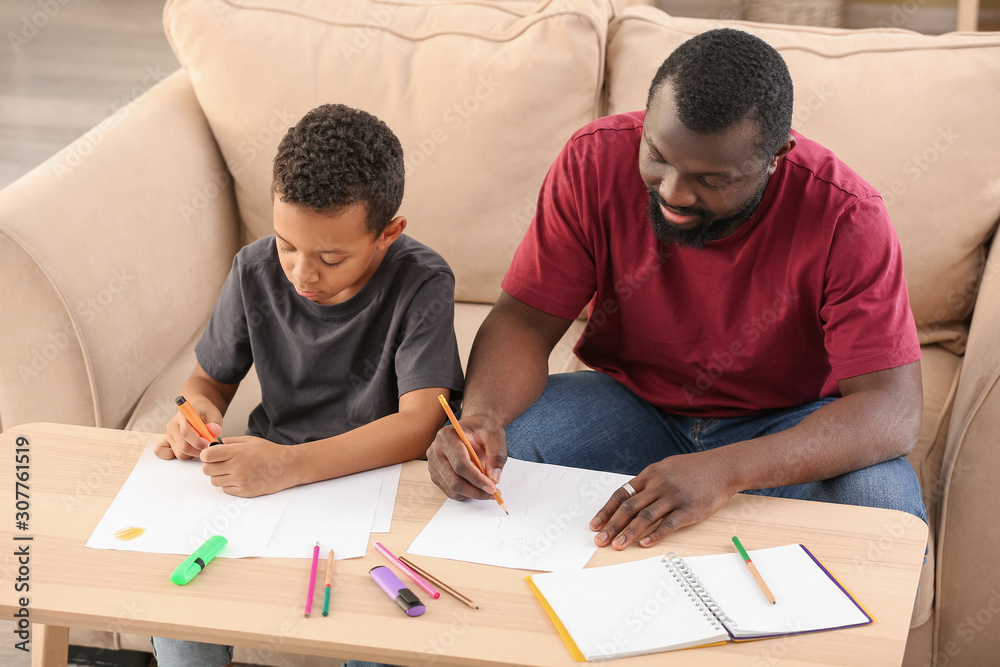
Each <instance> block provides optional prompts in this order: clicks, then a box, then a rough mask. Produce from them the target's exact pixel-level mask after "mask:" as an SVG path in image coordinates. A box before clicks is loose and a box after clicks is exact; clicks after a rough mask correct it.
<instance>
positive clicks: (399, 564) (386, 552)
mask: <svg viewBox="0 0 1000 667" xmlns="http://www.w3.org/2000/svg"><path fill="white" fill-rule="evenodd" d="M375 549H376V550H378V552H379V553H380V554H382V555H383V556H385V557H386V559H387V560H388V561H389V562H390V563H392V564H393V565H395V566H396V567H398V568H399V569H400V570H402V571H403V573H404V574H405V575H406V576H408V577H409V578H410V579H413V581H414V582H415V583H416V584H417V586H420V588H422V589H424V590H425V591H427V594H428V595H430V596H431V597H432V598H434V599H435V600H437V599H438V598H439V597H441V594H440V593H438V592H437V591H436V590H434V587H433V586H431V585H430V584H428V583H427V582H426V581H424V579H423V577H421V576H420V575H419V574H417V573H416V572H414V571H413V570H411V569H410V568H408V567H407V566H406V565H405V564H404V563H403V562H402V561H401V560H399V559H398V558H396V557H395V556H393V555H392V552H391V551H389V550H388V549H386V548H385V547H384V546H382V544H381V543H379V542H376V543H375Z"/></svg>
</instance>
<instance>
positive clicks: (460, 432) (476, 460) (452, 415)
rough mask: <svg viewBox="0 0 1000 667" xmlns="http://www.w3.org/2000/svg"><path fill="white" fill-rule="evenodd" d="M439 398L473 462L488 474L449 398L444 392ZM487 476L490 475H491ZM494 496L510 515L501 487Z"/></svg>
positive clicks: (505, 512) (482, 471) (501, 507)
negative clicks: (452, 409)
mask: <svg viewBox="0 0 1000 667" xmlns="http://www.w3.org/2000/svg"><path fill="white" fill-rule="evenodd" d="M438 400H439V401H441V407H443V408H444V412H445V414H446V415H448V419H450V420H451V425H452V426H454V427H455V430H456V431H458V437H459V438H461V439H462V444H464V445H465V448H466V449H467V450H469V456H470V457H472V462H473V463H475V464H476V467H477V468H479V472H481V473H483V474H484V475H486V468H484V467H483V462H482V461H480V460H479V457H478V456H476V450H474V449H473V448H472V443H471V442H469V438H468V437H466V435H465V431H463V430H462V425H461V424H459V423H458V418H457V417H455V413H454V412H452V411H451V406H450V405H448V399H446V398H445V397H444V395H443V394H438ZM486 476H487V477H489V475H486ZM493 498H494V499H496V501H497V503H499V505H500V509H502V510H503V512H504V514H506V515H508V516H509V515H510V512H508V511H507V506H506V505H504V504H503V498H501V497H500V489H499V488H497V491H496V493H494V494H493Z"/></svg>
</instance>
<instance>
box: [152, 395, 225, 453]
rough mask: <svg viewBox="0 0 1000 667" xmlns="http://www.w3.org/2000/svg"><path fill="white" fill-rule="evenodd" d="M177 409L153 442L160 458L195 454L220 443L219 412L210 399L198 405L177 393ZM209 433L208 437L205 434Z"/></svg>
mask: <svg viewBox="0 0 1000 667" xmlns="http://www.w3.org/2000/svg"><path fill="white" fill-rule="evenodd" d="M177 405H178V412H177V414H176V415H174V417H173V419H171V420H170V422H169V423H168V424H167V433H166V435H165V436H164V439H163V440H162V441H160V443H159V444H157V445H156V448H155V449H154V450H153V453H154V454H156V456H158V457H159V458H161V459H175V458H176V459H182V460H183V459H192V458H198V457H199V455H200V454H201V450H203V449H205V448H207V447H209V446H211V445H213V444H221V443H222V440H221V439H220V438H219V436H220V435H221V434H222V426H220V423H221V422H222V413H221V412H219V409H218V408H216V407H215V406H214V405H213V404H212V403H211V401H203V402H200V403H199V406H200V409H196V408H195V407H194V405H193V404H192V403H190V402H188V401H186V400H185V399H184V397H182V396H178V397H177ZM206 436H211V438H209V437H206Z"/></svg>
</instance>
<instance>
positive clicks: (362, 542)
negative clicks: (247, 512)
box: [263, 468, 384, 560]
mask: <svg viewBox="0 0 1000 667" xmlns="http://www.w3.org/2000/svg"><path fill="white" fill-rule="evenodd" d="M383 477H384V472H383V470H382V469H381V468H378V469H375V470H368V471H365V472H359V473H356V474H354V475H347V476H346V477H338V478H337V479H328V480H326V481H324V482H314V483H313V484H306V485H304V486H296V487H293V488H291V489H286V490H284V491H282V492H281V493H279V494H277V495H280V496H284V497H285V498H287V499H288V506H287V507H286V508H285V513H284V515H283V516H282V517H281V521H280V522H279V523H278V525H277V527H276V528H275V529H274V533H273V535H272V536H271V541H270V542H269V543H268V545H267V548H266V549H265V550H264V553H263V555H264V556H267V557H269V558H312V553H313V547H314V546H316V541H317V540H319V546H320V554H322V555H324V556H325V555H326V553H327V552H328V551H329V550H330V549H333V556H334V558H335V559H336V560H342V559H344V558H359V557H361V556H364V555H365V551H367V549H368V540H369V538H370V537H371V530H372V522H373V520H374V519H375V506H376V504H377V503H378V497H379V489H381V488H382V486H383V483H382V480H383Z"/></svg>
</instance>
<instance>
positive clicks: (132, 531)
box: [115, 526, 146, 542]
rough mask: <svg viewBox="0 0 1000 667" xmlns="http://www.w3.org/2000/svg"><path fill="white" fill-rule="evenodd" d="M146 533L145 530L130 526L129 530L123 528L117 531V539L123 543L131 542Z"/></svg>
mask: <svg viewBox="0 0 1000 667" xmlns="http://www.w3.org/2000/svg"><path fill="white" fill-rule="evenodd" d="M145 532H146V529H145V528H136V527H135V526H129V527H128V528H122V529H121V530H116V531H115V539H118V540H121V541H122V542H128V541H129V540H134V539H135V538H137V537H139V536H140V535H142V534H143V533H145Z"/></svg>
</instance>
